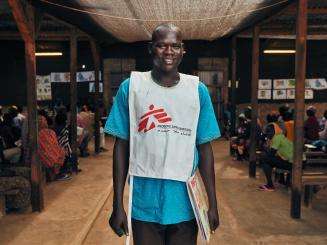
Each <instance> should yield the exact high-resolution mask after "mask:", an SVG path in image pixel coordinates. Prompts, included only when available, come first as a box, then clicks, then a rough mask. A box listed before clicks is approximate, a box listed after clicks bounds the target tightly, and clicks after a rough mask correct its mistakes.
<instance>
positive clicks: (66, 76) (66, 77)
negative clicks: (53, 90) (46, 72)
mask: <svg viewBox="0 0 327 245" xmlns="http://www.w3.org/2000/svg"><path fill="white" fill-rule="evenodd" d="M50 77H51V79H50V81H51V82H52V83H68V82H70V73H69V72H51V74H50Z"/></svg>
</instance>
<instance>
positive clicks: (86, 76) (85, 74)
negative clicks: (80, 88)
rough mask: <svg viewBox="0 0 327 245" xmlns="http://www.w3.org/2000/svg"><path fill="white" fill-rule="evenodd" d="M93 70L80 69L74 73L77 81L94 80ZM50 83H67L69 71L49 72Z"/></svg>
mask: <svg viewBox="0 0 327 245" xmlns="http://www.w3.org/2000/svg"><path fill="white" fill-rule="evenodd" d="M94 75H95V74H94V71H80V72H77V73H76V80H77V82H93V81H94V80H95V76H94ZM101 75H102V74H101V71H100V72H99V80H101V78H102V77H101ZM51 82H52V83H69V82H70V73H69V72H52V73H51Z"/></svg>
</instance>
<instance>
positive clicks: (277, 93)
mask: <svg viewBox="0 0 327 245" xmlns="http://www.w3.org/2000/svg"><path fill="white" fill-rule="evenodd" d="M286 98H287V96H286V90H285V89H275V90H273V99H274V100H285V99H286Z"/></svg>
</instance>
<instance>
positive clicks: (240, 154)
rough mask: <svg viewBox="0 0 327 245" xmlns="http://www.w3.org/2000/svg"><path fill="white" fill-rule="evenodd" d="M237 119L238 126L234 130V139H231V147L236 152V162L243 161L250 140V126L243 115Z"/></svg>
mask: <svg viewBox="0 0 327 245" xmlns="http://www.w3.org/2000/svg"><path fill="white" fill-rule="evenodd" d="M238 119H239V124H238V126H237V129H236V137H233V138H232V139H231V145H232V148H233V149H234V150H235V152H236V155H237V160H243V159H245V158H246V157H247V155H248V151H247V148H248V144H249V142H248V141H249V139H250V124H249V123H248V120H247V119H246V117H245V115H244V114H243V113H241V114H240V115H239V117H238Z"/></svg>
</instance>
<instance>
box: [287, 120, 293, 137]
mask: <svg viewBox="0 0 327 245" xmlns="http://www.w3.org/2000/svg"><path fill="white" fill-rule="evenodd" d="M285 129H286V138H288V139H289V140H290V141H292V142H293V140H294V121H293V120H291V121H287V122H285Z"/></svg>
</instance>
